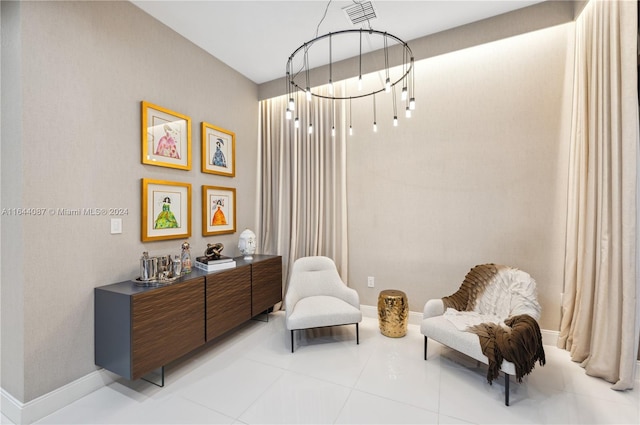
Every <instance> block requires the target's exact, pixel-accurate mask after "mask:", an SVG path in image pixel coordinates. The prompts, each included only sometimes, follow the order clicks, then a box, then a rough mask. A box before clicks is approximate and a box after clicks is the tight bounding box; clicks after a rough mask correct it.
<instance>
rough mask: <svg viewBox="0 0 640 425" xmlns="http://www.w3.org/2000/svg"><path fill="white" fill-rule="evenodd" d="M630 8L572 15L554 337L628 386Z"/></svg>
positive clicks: (634, 289) (632, 302)
mask: <svg viewBox="0 0 640 425" xmlns="http://www.w3.org/2000/svg"><path fill="white" fill-rule="evenodd" d="M636 8H637V4H636V2H625V1H600V0H592V1H591V2H590V3H589V4H587V6H586V7H585V9H584V11H583V12H582V14H581V15H580V17H579V18H578V20H577V21H576V38H575V40H576V45H575V56H574V97H573V118H572V130H571V150H570V163H569V193H568V205H567V207H568V208H567V235H566V253H565V275H564V285H565V288H564V299H563V315H562V321H561V326H560V337H559V339H558V346H560V347H562V348H565V349H567V350H569V351H570V353H571V358H572V359H573V360H574V361H577V362H581V364H582V366H583V367H584V368H585V370H586V372H587V374H589V375H592V376H597V377H600V378H603V379H606V380H607V381H609V382H612V383H614V386H613V388H614V389H618V390H624V389H630V388H633V381H634V379H633V378H634V368H635V364H636V353H637V349H638V334H639V331H640V327H639V326H638V323H639V320H638V319H639V318H638V311H637V309H638V298H637V297H638V294H639V293H640V289H639V284H638V274H637V269H636V267H637V266H636V264H637V262H636V259H637V246H636V243H637V242H636V237H637V217H636V204H637V196H638V188H637V158H638V146H639V135H638V130H637V129H638V98H637V95H636V93H637V80H636V76H635V72H636V25H635V16H636V10H637V9H636ZM631 18H633V19H631Z"/></svg>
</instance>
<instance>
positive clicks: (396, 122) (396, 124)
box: [393, 116, 398, 127]
mask: <svg viewBox="0 0 640 425" xmlns="http://www.w3.org/2000/svg"><path fill="white" fill-rule="evenodd" d="M393 126H394V127H397V126H398V117H397V116H395V117H393Z"/></svg>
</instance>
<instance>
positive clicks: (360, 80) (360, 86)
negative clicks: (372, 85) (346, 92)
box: [358, 75, 362, 91]
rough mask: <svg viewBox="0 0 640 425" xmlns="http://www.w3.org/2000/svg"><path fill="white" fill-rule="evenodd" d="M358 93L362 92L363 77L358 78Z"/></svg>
mask: <svg viewBox="0 0 640 425" xmlns="http://www.w3.org/2000/svg"><path fill="white" fill-rule="evenodd" d="M358 91H362V75H361V76H360V78H358Z"/></svg>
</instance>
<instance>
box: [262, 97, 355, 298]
mask: <svg viewBox="0 0 640 425" xmlns="http://www.w3.org/2000/svg"><path fill="white" fill-rule="evenodd" d="M297 100H300V101H301V102H297V104H296V110H295V111H294V113H293V116H292V119H291V120H287V119H285V110H286V108H287V105H286V104H287V98H286V97H285V96H281V97H276V98H273V99H268V100H263V101H261V102H260V130H259V141H258V144H259V147H258V150H259V167H260V169H259V170H258V179H259V182H258V187H259V197H260V199H259V202H258V204H259V211H258V221H259V223H258V232H257V235H258V244H259V247H260V252H270V253H278V254H280V255H282V256H283V258H284V270H283V272H284V275H285V276H287V279H286V281H287V282H288V273H289V270H290V266H291V265H292V264H293V262H294V261H295V260H296V259H298V258H300V257H304V256H310V255H325V256H327V257H330V258H332V259H333V260H334V261H335V263H336V266H337V267H338V271H339V272H340V275H341V276H342V278H343V280H345V282H346V278H347V267H348V256H347V194H346V192H347V190H346V144H345V143H346V134H345V130H344V128H345V127H344V125H343V122H344V119H343V118H344V108H343V107H342V106H343V105H342V103H341V102H339V101H336V102H335V103H332V102H330V101H327V100H319V99H317V98H315V97H314V98H313V99H312V100H311V101H310V102H307V101H306V99H305V98H304V95H302V96H301V95H298V96H297ZM296 117H297V118H298V119H299V123H300V126H299V128H297V129H296V128H295V127H294V119H295V118H296ZM310 124H311V125H312V126H313V133H312V134H309V132H308V128H309V125H310ZM332 126H335V128H336V134H335V136H332V135H331V127H332ZM285 291H286V288H285Z"/></svg>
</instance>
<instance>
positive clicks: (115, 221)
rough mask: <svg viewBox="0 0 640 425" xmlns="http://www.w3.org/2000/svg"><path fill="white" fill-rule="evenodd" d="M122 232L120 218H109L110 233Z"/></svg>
mask: <svg viewBox="0 0 640 425" xmlns="http://www.w3.org/2000/svg"><path fill="white" fill-rule="evenodd" d="M119 233H122V219H121V218H112V219H111V234H112V235H116V234H119Z"/></svg>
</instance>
